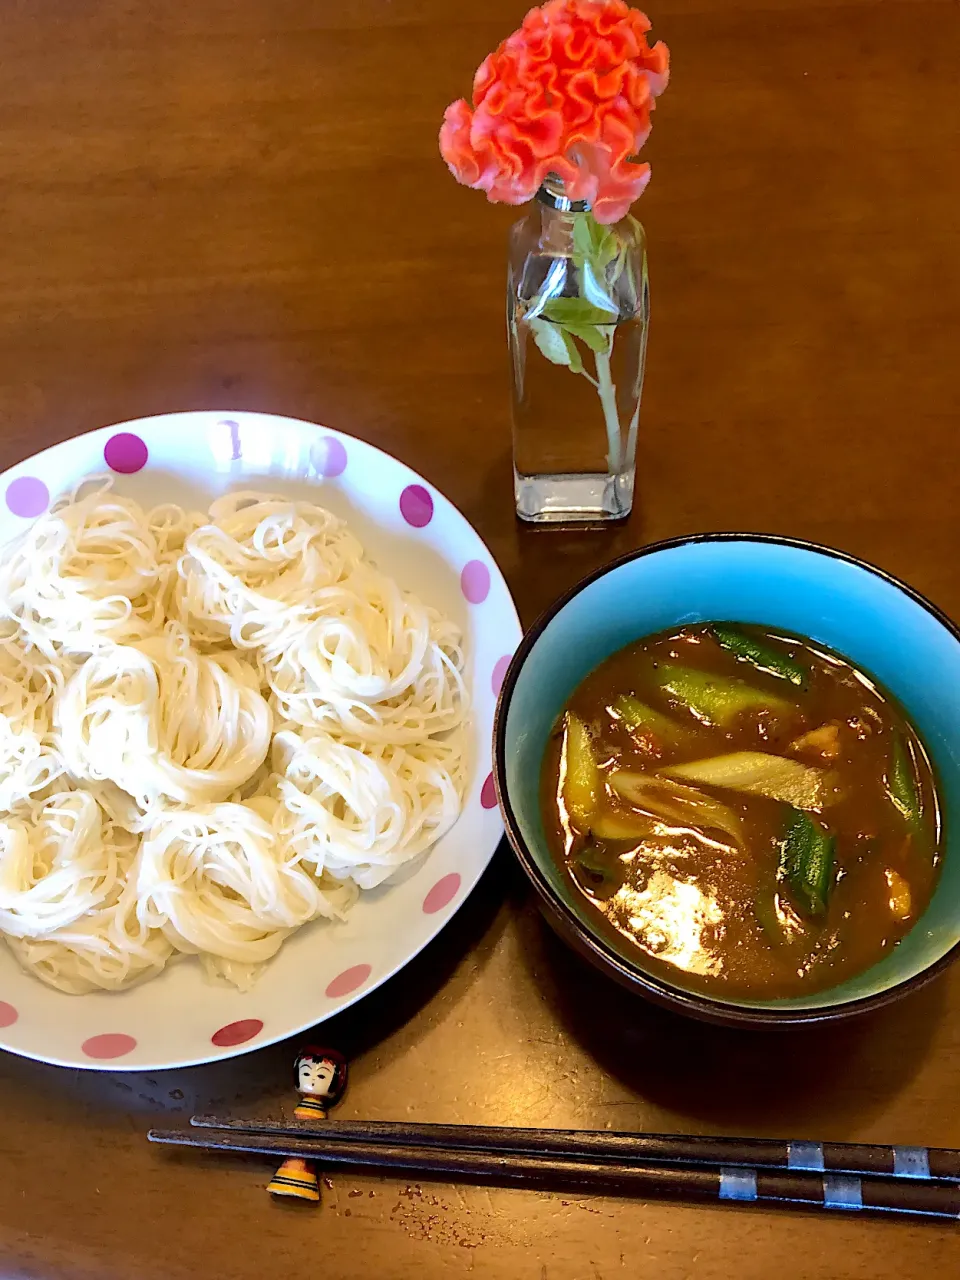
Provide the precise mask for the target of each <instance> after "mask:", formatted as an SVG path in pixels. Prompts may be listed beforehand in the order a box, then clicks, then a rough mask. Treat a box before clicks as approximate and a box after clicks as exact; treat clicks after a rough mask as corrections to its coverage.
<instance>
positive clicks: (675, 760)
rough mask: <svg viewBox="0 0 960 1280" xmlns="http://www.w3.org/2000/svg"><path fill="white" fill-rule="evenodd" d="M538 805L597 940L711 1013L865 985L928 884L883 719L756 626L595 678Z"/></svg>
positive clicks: (914, 915) (920, 757)
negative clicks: (721, 1007)
mask: <svg viewBox="0 0 960 1280" xmlns="http://www.w3.org/2000/svg"><path fill="white" fill-rule="evenodd" d="M542 803H543V812H544V820H545V826H546V830H547V834H548V839H549V842H550V847H551V851H552V854H553V856H554V858H555V859H556V860H557V862H558V864H559V865H560V867H561V870H562V871H563V873H564V874H565V875H566V876H568V877H569V878H570V880H571V881H572V884H573V887H574V890H575V892H576V893H577V894H580V895H582V896H583V898H584V899H585V900H586V901H585V903H584V907H585V910H586V912H587V914H588V915H590V916H591V917H593V919H594V923H595V925H596V926H597V927H598V928H599V930H600V932H601V933H606V935H607V936H608V937H610V938H612V940H613V941H614V942H615V943H616V944H617V947H618V950H620V951H621V953H622V954H625V955H627V956H628V957H629V956H630V954H631V952H632V951H633V949H634V948H636V949H638V950H639V951H640V952H642V953H643V954H642V956H639V955H636V953H635V952H634V955H635V956H636V959H637V961H638V962H639V963H641V964H642V965H643V967H644V968H647V969H651V970H653V971H655V972H658V973H659V974H660V976H662V977H663V978H665V979H666V980H667V981H669V982H672V983H673V984H675V985H679V986H683V987H687V988H690V989H693V990H696V991H699V992H703V993H705V994H707V995H710V994H714V995H718V996H722V997H724V998H745V999H775V998H777V997H783V996H797V995H803V994H807V993H810V992H814V991H817V990H820V989H822V988H825V987H830V986H834V985H835V984H836V983H838V982H841V981H843V980H844V979H845V978H848V977H852V976H853V975H854V974H856V973H859V972H861V971H862V970H864V969H866V968H868V967H869V966H871V965H872V964H874V963H875V962H876V961H878V960H880V959H881V958H882V957H883V955H884V954H885V953H886V952H888V951H889V950H890V948H891V947H893V946H895V945H896V944H897V942H898V941H899V940H900V939H901V938H902V937H903V936H904V934H905V933H906V932H907V931H908V930H909V929H910V927H911V926H912V924H913V923H914V922H915V921H916V920H917V919H918V918H919V916H920V915H921V914H922V912H923V911H924V909H925V907H926V906H927V903H928V902H929V900H930V896H931V894H932V892H933V889H934V886H935V884H936V880H937V875H938V872H939V865H938V864H939V850H940V835H941V832H940V815H939V807H938V803H937V794H936V789H935V785H934V779H933V773H932V770H931V766H930V762H929V758H928V755H927V752H926V751H925V750H924V747H923V744H922V743H921V742H920V740H919V738H918V737H917V734H916V732H915V731H914V730H913V728H912V727H911V725H910V724H909V723H908V722H907V720H906V719H905V717H904V714H903V712H902V710H901V709H900V707H899V706H898V705H897V703H896V702H895V701H894V700H893V699H892V698H891V697H890V695H889V694H887V693H885V692H884V690H883V689H881V688H879V687H878V686H877V684H876V683H875V682H874V681H873V680H871V679H870V677H869V676H867V675H865V674H864V673H863V672H862V671H858V670H857V669H856V668H854V667H852V666H851V665H850V663H849V662H847V661H845V659H843V658H841V657H839V656H838V655H837V654H834V653H831V652H828V651H826V650H824V649H822V648H819V647H818V646H816V645H815V644H813V643H812V642H811V641H809V640H806V639H802V638H800V637H797V636H790V635H783V634H779V633H774V632H770V631H767V630H764V629H763V628H760V627H753V626H741V625H738V624H733V623H719V622H718V623H710V624H705V625H701V626H692V627H684V628H683V629H682V630H678V631H671V632H669V633H662V634H660V635H656V636H652V637H650V638H648V639H646V640H642V641H640V642H638V643H636V644H633V645H630V646H628V647H627V648H626V649H623V650H621V651H620V652H619V653H616V654H614V655H613V656H612V657H611V658H609V659H608V660H607V661H606V662H604V663H603V664H602V666H600V667H598V668H597V669H596V670H595V671H594V672H593V673H592V674H591V675H590V676H588V677H587V679H586V680H584V682H583V683H582V684H581V685H580V687H579V688H578V689H577V690H576V692H575V693H574V695H573V697H572V698H571V699H570V701H569V703H568V704H567V707H566V709H565V711H564V713H563V715H562V716H561V718H560V720H559V721H558V724H557V728H556V732H555V733H554V735H553V737H552V738H551V741H550V744H549V747H548V750H547V754H546V758H545V761H544V769H543V783H542Z"/></svg>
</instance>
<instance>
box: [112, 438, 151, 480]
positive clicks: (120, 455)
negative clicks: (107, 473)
mask: <svg viewBox="0 0 960 1280" xmlns="http://www.w3.org/2000/svg"><path fill="white" fill-rule="evenodd" d="M148 456H149V451H148V449H147V446H146V443H145V441H143V440H141V439H140V437H139V436H135V435H134V434H133V433H132V432H131V431H119V432H118V433H117V434H116V435H115V436H111V437H110V439H109V440H108V441H107V443H106V445H105V446H104V449H103V460H104V462H105V463H106V464H107V466H108V467H109V468H110V470H111V471H119V472H120V474H121V475H125V476H129V475H132V474H133V472H134V471H140V470H141V469H142V468H143V467H145V466H146V465H147V458H148Z"/></svg>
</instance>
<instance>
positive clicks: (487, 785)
mask: <svg viewBox="0 0 960 1280" xmlns="http://www.w3.org/2000/svg"><path fill="white" fill-rule="evenodd" d="M480 803H481V804H482V805H483V807H484V809H495V808H496V807H497V788H496V786H495V785H494V782H493V774H492V773H488V774H487V777H486V781H485V782H484V784H483V786H482V787H481V788H480Z"/></svg>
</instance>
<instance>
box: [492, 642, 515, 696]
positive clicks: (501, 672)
mask: <svg viewBox="0 0 960 1280" xmlns="http://www.w3.org/2000/svg"><path fill="white" fill-rule="evenodd" d="M512 657H513V654H512V653H505V654H504V655H503V657H502V658H498V659H497V661H496V664H495V665H494V668H493V675H492V676H491V677H490V688H491V689H492V690H493V695H494V697H499V694H500V690H501V689H502V688H503V678H504V676H505V675H506V674H507V667H509V665H510V659H511V658H512Z"/></svg>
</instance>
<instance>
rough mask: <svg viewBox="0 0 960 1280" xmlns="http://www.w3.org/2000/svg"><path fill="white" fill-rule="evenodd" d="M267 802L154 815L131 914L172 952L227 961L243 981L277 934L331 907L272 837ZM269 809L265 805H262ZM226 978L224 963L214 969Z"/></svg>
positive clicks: (273, 947)
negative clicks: (154, 931) (134, 911)
mask: <svg viewBox="0 0 960 1280" xmlns="http://www.w3.org/2000/svg"><path fill="white" fill-rule="evenodd" d="M269 804H270V802H269V801H266V802H264V801H260V802H259V804H258V803H256V802H252V803H250V804H219V805H208V806H202V807H199V808H194V809H191V810H188V811H186V810H185V811H182V812H175V813H166V814H163V815H162V816H159V817H158V818H157V819H156V821H155V822H154V823H153V825H152V826H151V827H150V828H149V830H148V831H147V833H146V835H145V836H144V839H143V846H142V850H141V860H140V867H139V873H138V877H137V898H138V905H137V913H138V916H139V919H140V921H141V923H142V924H143V925H144V926H145V927H147V928H158V929H160V930H161V931H162V933H163V934H164V936H165V937H166V938H167V940H168V941H169V942H170V943H171V944H172V945H173V946H174V947H175V948H176V949H177V950H178V951H186V952H190V953H195V954H197V955H200V956H208V957H213V958H214V959H215V960H216V961H221V962H223V961H226V962H232V965H233V968H232V970H229V971H228V972H230V975H231V976H232V977H233V978H234V980H235V981H238V983H239V984H240V985H247V982H248V981H249V979H250V978H252V977H253V976H254V974H255V973H256V970H257V967H258V966H260V965H262V964H263V963H264V962H265V961H267V960H269V959H270V958H271V957H272V956H274V955H276V953H277V951H278V950H279V948H280V945H281V943H282V942H283V940H284V938H286V937H287V936H288V935H289V934H290V933H291V931H292V930H294V929H297V928H299V927H300V925H302V924H306V922H307V921H308V920H313V919H315V918H316V917H317V916H328V917H330V916H334V915H336V914H337V910H336V907H335V905H334V903H332V902H331V901H329V900H328V899H327V897H326V896H325V895H324V894H323V893H322V892H321V890H320V888H319V886H318V884H317V882H316V881H315V880H314V878H313V877H312V876H311V875H309V874H308V873H307V872H306V871H304V870H303V869H302V868H301V867H300V866H299V865H298V862H299V860H298V859H297V858H296V857H294V856H292V855H291V854H290V851H289V850H288V849H286V848H285V847H284V846H283V845H282V844H281V843H280V842H279V841H278V840H277V837H276V833H275V831H274V830H273V828H272V826H271V825H270V823H269V821H267V819H266V818H265V817H264V816H263V812H264V808H265V807H266V806H269ZM267 811H268V812H269V809H267ZM216 968H217V969H219V970H220V971H221V972H223V965H222V964H218V965H217V966H216Z"/></svg>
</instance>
